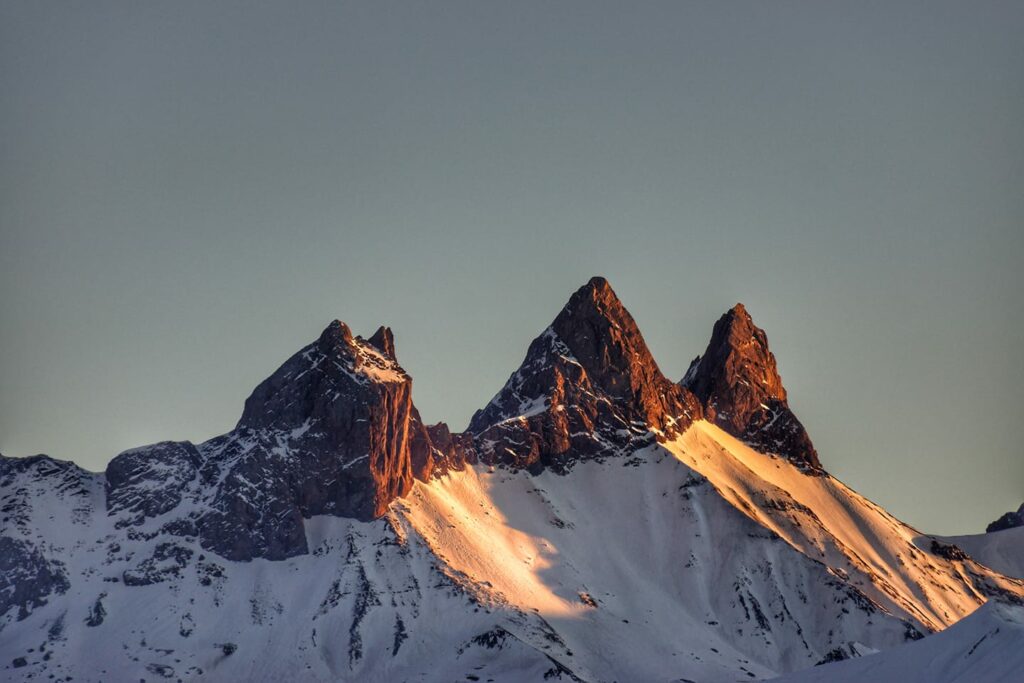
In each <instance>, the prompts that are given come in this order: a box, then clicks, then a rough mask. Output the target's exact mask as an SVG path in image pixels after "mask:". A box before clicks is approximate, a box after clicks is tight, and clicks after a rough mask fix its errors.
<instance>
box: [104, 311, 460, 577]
mask: <svg viewBox="0 0 1024 683" xmlns="http://www.w3.org/2000/svg"><path fill="white" fill-rule="evenodd" d="M431 430H433V431H434V432H435V433H436V435H437V437H438V441H439V443H440V447H437V446H435V445H434V443H433V440H432V438H431ZM465 451H466V447H465V446H464V439H462V438H461V437H458V436H453V435H451V434H449V433H448V431H447V428H446V427H443V426H435V427H433V428H428V427H426V426H424V425H423V424H422V422H421V420H420V417H419V413H418V412H417V410H416V407H415V406H414V405H413V402H412V379H411V378H410V377H409V375H408V374H407V373H406V372H405V371H404V370H403V369H402V367H401V366H400V365H399V364H398V361H397V359H396V357H395V343H394V337H393V335H392V333H391V330H389V329H388V328H386V327H382V328H380V329H379V330H377V332H376V333H375V334H374V335H373V336H371V337H370V338H369V339H363V338H362V337H358V336H354V335H353V334H352V332H351V331H350V330H349V328H348V327H347V326H346V325H345V324H344V323H342V322H340V321H334V322H333V323H331V324H330V325H329V326H328V327H327V329H325V330H324V331H323V333H322V334H321V335H320V338H319V339H318V340H317V341H315V342H314V343H312V344H310V345H308V346H306V347H305V348H303V349H302V350H300V351H299V352H298V353H296V354H295V355H294V356H292V357H291V358H289V359H288V360H287V361H286V362H285V363H284V364H283V365H282V366H281V367H280V368H279V369H278V370H277V371H276V372H275V373H274V374H272V375H271V376H270V377H269V378H268V379H266V380H265V381H264V382H262V383H261V384H260V385H259V386H258V387H256V389H255V390H254V391H253V393H252V395H251V396H250V397H249V398H248V400H246V402H245V409H244V411H243V413H242V417H241V419H240V420H239V422H238V425H237V426H236V428H235V429H234V430H233V431H231V432H229V433H228V434H225V435H223V436H220V437H217V438H215V439H212V440H210V441H208V442H206V443H203V444H200V445H199V446H193V445H192V444H189V443H171V442H165V443H160V444H156V445H153V446H148V447H145V448H141V449H135V450H132V451H128V452H126V453H122V454H121V455H119V456H118V457H117V458H115V459H114V460H113V461H112V462H111V463H110V466H109V467H108V469H107V480H106V486H107V509H108V513H109V514H111V515H115V516H119V517H120V520H119V522H118V524H137V523H139V522H141V521H143V520H145V519H148V518H156V517H160V516H161V515H165V514H166V513H170V512H171V511H173V510H179V513H178V514H179V518H178V519H173V520H168V521H166V524H165V525H164V526H163V527H162V528H163V530H165V531H170V532H171V533H175V534H178V535H193V534H194V535H198V537H199V539H200V541H201V543H202V545H203V547H204V548H207V549H209V550H212V551H213V552H216V553H218V554H219V555H221V556H223V557H226V558H228V559H234V560H248V559H252V558H255V557H264V558H268V559H283V558H286V557H291V556H294V555H300V554H304V553H306V552H307V551H308V548H307V547H306V534H305V527H304V523H303V520H304V519H306V518H309V517H312V516H314V515H334V516H339V517H352V518H355V519H359V520H364V521H368V520H372V519H376V518H377V517H380V516H381V515H383V514H384V513H385V512H386V510H387V506H388V505H389V504H390V503H391V501H392V500H394V499H395V498H398V497H400V496H404V495H405V494H407V493H408V492H409V490H410V489H411V487H412V484H413V477H414V474H415V475H416V476H419V477H420V478H422V479H427V478H429V477H430V476H434V475H435V474H436V473H438V472H443V471H447V470H448V469H452V468H458V467H461V466H462V463H463V462H464V458H465V455H466V454H465ZM185 501H190V502H191V503H193V504H191V505H187V506H181V503H182V502H185ZM167 516H168V518H172V517H174V515H173V514H168V515H167ZM161 521H164V520H161Z"/></svg>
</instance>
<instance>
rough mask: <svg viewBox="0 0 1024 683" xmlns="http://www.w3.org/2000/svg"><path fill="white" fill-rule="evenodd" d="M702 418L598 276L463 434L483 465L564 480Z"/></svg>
mask: <svg viewBox="0 0 1024 683" xmlns="http://www.w3.org/2000/svg"><path fill="white" fill-rule="evenodd" d="M699 417H700V406H699V405H698V403H697V401H696V399H695V398H694V397H693V395H692V394H691V393H690V392H689V391H688V390H687V389H685V388H683V387H681V386H678V385H675V384H673V383H672V382H670V381H669V380H667V379H666V378H665V377H664V376H663V375H662V374H661V371H660V370H659V369H658V365H657V363H655V362H654V358H653V357H652V356H651V353H650V351H649V350H648V348H647V344H646V343H645V342H644V340H643V337H642V336H641V334H640V330H639V329H637V326H636V323H635V322H634V321H633V317H632V316H631V315H630V314H629V312H628V311H626V309H625V308H624V307H623V306H622V303H621V302H620V301H619V299H618V297H617V296H616V295H615V292H614V291H612V288H611V287H610V286H609V285H608V283H607V281H605V280H604V278H597V277H595V278H593V279H591V280H590V282H588V283H587V284H586V285H584V286H583V287H581V288H580V289H579V290H578V291H577V292H576V293H575V294H573V295H572V298H570V299H569V303H567V304H566V305H565V307H564V308H563V309H562V311H561V312H560V313H559V314H558V316H557V317H556V318H555V320H554V322H553V323H552V324H551V325H550V326H549V327H548V328H547V329H546V330H544V332H543V333H542V334H541V335H540V336H539V337H537V338H536V339H535V340H534V341H533V343H532V344H530V348H529V350H528V351H527V354H526V359H525V360H524V361H523V364H522V365H521V366H520V367H519V369H518V370H516V372H514V373H513V374H512V376H511V377H510V378H509V380H508V382H507V383H506V384H505V386H504V388H502V390H501V391H500V392H498V394H497V395H496V396H495V397H494V398H493V399H492V400H491V402H490V403H489V404H488V405H487V406H486V407H485V408H484V409H483V410H479V411H477V412H476V414H475V415H473V419H472V420H471V422H470V425H469V431H470V433H472V434H473V436H474V438H475V442H476V449H477V452H478V454H479V457H480V459H481V460H483V461H484V462H488V463H502V464H506V465H510V466H512V467H516V468H530V469H531V470H537V471H539V470H540V469H542V468H544V467H551V468H552V469H554V470H555V471H564V470H565V469H567V468H568V467H569V466H571V464H572V463H573V462H574V461H575V460H577V459H581V458H593V457H601V456H608V455H618V454H621V453H624V452H626V451H628V450H630V449H633V448H636V447H639V446H642V445H644V444H647V443H650V442H652V441H653V440H654V438H655V435H661V436H663V437H671V436H673V435H675V434H678V433H680V432H682V431H683V430H684V429H686V427H688V426H689V425H690V423H691V422H692V421H693V420H694V419H697V418H699Z"/></svg>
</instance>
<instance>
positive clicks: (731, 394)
mask: <svg viewBox="0 0 1024 683" xmlns="http://www.w3.org/2000/svg"><path fill="white" fill-rule="evenodd" d="M681 384H682V385H683V386H685V387H687V388H689V389H690V390H691V391H693V393H694V394H696V396H697V398H698V399H700V401H701V404H702V405H703V408H704V417H705V419H707V420H709V421H711V422H714V423H715V424H717V425H718V426H719V427H722V428H723V429H724V430H725V431H727V432H729V433H730V434H732V435H734V436H736V437H738V438H740V439H743V440H744V441H746V442H747V443H749V444H750V445H751V446H753V447H754V448H756V449H757V450H760V451H763V452H768V453H777V454H779V455H782V456H785V457H786V458H788V459H789V460H790V461H792V462H793V463H794V464H796V465H797V466H799V467H800V468H802V469H804V470H806V471H809V472H820V471H821V463H820V462H819V461H818V454H817V452H816V451H815V450H814V445H813V444H812V443H811V440H810V437H808V436H807V431H806V430H805V429H804V426H803V425H802V424H801V423H800V420H798V419H797V417H796V415H794V414H793V412H792V411H791V410H790V409H789V404H788V402H787V400H786V389H785V387H783V386H782V378H781V377H780V376H779V372H778V368H777V367H776V364H775V356H774V355H773V354H772V352H771V351H770V350H769V348H768V337H767V335H765V333H764V330H762V329H761V328H759V327H757V326H756V325H755V324H754V321H753V320H752V319H751V317H750V314H749V313H747V309H746V308H745V307H744V306H743V304H736V305H735V306H733V307H732V308H731V309H729V310H728V311H726V313H725V315H723V316H722V317H721V318H719V320H718V322H716V323H715V327H714V330H713V331H712V333H711V341H710V342H709V343H708V347H707V350H706V351H705V352H704V355H703V356H698V357H697V358H695V359H694V360H693V362H692V363H691V364H690V368H689V370H687V372H686V376H685V377H684V378H683V380H682V382H681Z"/></svg>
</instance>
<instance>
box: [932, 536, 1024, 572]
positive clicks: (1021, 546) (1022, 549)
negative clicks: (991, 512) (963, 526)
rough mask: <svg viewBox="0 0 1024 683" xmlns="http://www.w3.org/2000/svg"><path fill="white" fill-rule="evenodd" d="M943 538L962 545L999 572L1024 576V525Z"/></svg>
mask: <svg viewBox="0 0 1024 683" xmlns="http://www.w3.org/2000/svg"><path fill="white" fill-rule="evenodd" d="M942 540H944V541H945V542H947V543H953V544H956V545H958V546H960V547H961V548H963V549H964V550H965V551H967V553H968V554H969V555H970V556H971V557H973V558H974V559H976V560H977V561H978V562H981V563H982V564H984V565H985V566H987V567H991V568H992V569H995V570H996V571H997V572H1000V573H1002V574H1006V575H1007V576H1016V577H1017V578H1024V527H1015V528H1013V529H1003V530H1002V531H990V532H989V533H987V534H969V535H967V536H948V537H946V538H943V539H942Z"/></svg>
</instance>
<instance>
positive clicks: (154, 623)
mask: <svg viewBox="0 0 1024 683" xmlns="http://www.w3.org/2000/svg"><path fill="white" fill-rule="evenodd" d="M104 496H105V493H104V481H103V477H102V475H93V474H90V473H87V472H83V471H82V470H79V469H78V468H76V467H74V466H73V465H70V464H66V463H64V464H62V463H56V462H55V461H52V460H49V459H40V460H38V461H37V462H34V463H31V464H27V465H25V466H23V467H21V468H20V469H19V470H18V471H16V472H14V473H12V474H9V475H8V478H7V479H4V480H3V485H2V488H0V508H2V510H3V514H4V516H3V524H4V526H3V534H2V535H3V536H4V537H7V538H10V539H13V540H16V541H17V542H18V543H23V544H26V545H27V546H31V547H32V548H34V549H35V551H37V553H38V554H39V556H40V557H41V558H44V559H45V560H46V561H49V562H52V563H54V564H53V565H52V566H51V569H53V570H54V571H60V572H62V573H63V574H64V576H65V577H66V585H65V586H63V587H62V585H61V584H60V582H59V581H49V582H47V581H46V580H43V579H44V578H45V577H46V576H47V575H46V574H45V572H43V571H42V570H41V569H39V570H38V571H37V579H38V580H37V581H36V584H35V585H37V586H38V587H39V589H40V591H42V593H41V597H40V599H39V600H37V601H36V603H30V604H29V606H28V608H26V609H25V610H24V614H21V613H20V612H19V609H17V608H14V607H12V608H11V609H9V610H7V611H6V614H4V615H2V616H0V672H2V673H0V675H2V677H3V678H4V679H5V680H12V681H18V680H39V679H42V680H46V679H48V677H49V676H50V675H51V674H52V675H54V676H56V677H65V676H72V677H74V679H75V680H85V681H122V680H123V681H138V680H140V679H145V680H162V679H170V680H176V679H179V678H180V679H182V680H187V679H198V680H210V681H237V680H257V681H258V680H285V679H287V680H296V681H328V680H330V681H339V680H340V681H394V680H427V681H433V680H439V681H448V680H475V679H473V678H469V677H471V676H476V677H478V679H479V680H481V681H486V680H495V681H531V680H543V679H544V677H545V676H547V677H549V678H553V679H555V680H558V679H561V680H585V681H612V680H619V681H623V680H650V681H669V680H694V681H707V682H715V681H735V680H737V679H739V680H755V679H764V678H770V677H773V676H775V675H778V674H782V673H787V672H792V671H796V670H799V669H803V668H807V667H809V666H811V665H813V664H815V663H816V662H819V661H821V660H822V659H825V658H827V657H829V655H830V653H833V652H835V651H837V650H839V651H853V652H866V651H870V650H890V649H892V648H894V647H900V646H902V645H903V644H904V643H905V642H907V640H908V639H913V638H916V637H919V636H920V634H922V633H925V632H927V631H928V630H931V629H938V628H943V627H945V626H947V625H949V624H951V623H954V622H955V621H957V620H958V619H959V618H960V617H961V616H963V615H966V614H968V613H970V612H971V611H973V610H974V609H976V608H977V606H978V605H980V604H981V603H983V602H984V601H985V599H986V598H987V595H988V594H1003V595H1008V596H1010V597H1012V596H1014V595H1017V596H1019V595H1022V594H1024V586H1022V584H1021V582H1019V581H1013V580H1010V579H1006V578H1005V577H1002V576H1000V575H998V574H996V573H994V572H991V571H990V570H988V569H986V568H984V567H980V566H978V565H977V564H975V563H974V562H973V561H971V560H969V559H949V558H946V557H943V556H942V555H941V554H939V555H937V554H935V553H933V552H931V551H930V549H929V548H918V547H917V545H915V540H914V539H915V538H917V537H919V536H920V534H919V532H917V531H915V530H913V529H911V528H909V527H907V526H905V525H903V524H901V523H900V522H898V521H897V520H895V519H894V518H892V517H891V516H890V515H888V514H886V513H885V512H884V511H882V510H880V509H879V508H878V507H877V506H875V505H874V504H872V503H870V502H869V501H867V500H865V499H863V498H862V497H860V496H859V495H857V494H856V493H854V492H852V491H850V490H849V489H848V488H846V487H845V486H843V485H842V484H841V483H840V482H838V481H836V480H834V479H831V478H830V477H827V476H808V475H807V474H804V473H802V472H800V470H798V469H797V468H796V467H795V466H793V465H791V464H789V462H788V461H786V460H783V459H780V458H775V457H771V456H766V455H762V454H760V453H757V452H755V451H753V450H751V449H750V448H748V447H747V446H745V445H744V444H742V443H741V442H739V441H737V440H736V439H734V438H733V437H731V436H729V435H727V434H726V433H725V432H723V431H721V430H720V429H719V428H717V427H715V426H713V425H711V424H708V423H704V422H698V423H695V425H694V426H693V427H691V428H690V429H689V430H687V431H686V432H685V433H684V434H683V435H682V436H680V437H679V438H678V439H676V440H674V441H672V442H669V443H666V444H662V445H657V444H655V445H652V446H649V447H647V448H645V449H642V450H639V451H637V452H635V453H634V454H633V455H632V456H629V457H624V458H622V457H617V458H603V459H602V458H598V459H596V460H592V461H587V462H582V463H577V464H576V465H575V466H573V467H572V469H571V470H570V471H569V473H568V474H565V475H559V474H555V473H553V472H550V471H546V472H544V473H542V474H540V475H531V474H529V473H528V472H526V471H522V470H520V471H512V470H509V469H504V468H501V467H498V468H489V467H487V466H483V465H477V466H475V467H469V468H467V469H466V470H464V471H461V472H458V471H456V472H451V473H449V474H446V475H444V476H442V477H440V478H437V479H434V480H432V481H431V482H430V483H429V484H424V483H422V482H417V483H416V485H415V487H414V489H413V491H412V493H411V494H410V495H409V496H407V497H406V498H404V499H400V500H397V501H395V502H394V503H393V504H392V505H391V507H390V509H389V511H388V513H387V515H386V516H385V517H384V518H382V519H379V520H377V521H374V522H359V521H354V520H349V519H342V518H336V517H328V516H320V517H314V518H312V519H310V520H307V522H306V542H307V545H308V547H309V549H310V553H309V554H307V555H301V556H297V557H291V558H287V559H284V560H280V561H268V560H264V559H256V560H252V561H250V562H233V561H229V560H226V559H223V558H220V557H217V556H216V555H214V554H212V553H210V552H209V551H204V550H203V548H202V547H200V545H199V543H198V541H197V539H195V538H191V537H188V536H168V535H167V534H165V533H162V532H161V529H162V528H163V526H164V525H165V524H166V523H167V520H168V519H171V518H173V516H174V514H175V512H174V510H172V511H170V512H168V513H165V514H164V515H160V516H156V517H154V518H151V519H146V520H144V521H141V522H139V523H138V524H136V525H133V526H129V527H122V528H119V527H118V526H117V522H118V521H119V520H121V519H122V517H121V516H120V515H113V516H108V515H107V514H106V510H105V507H106V501H105V499H104ZM183 504H187V501H186V503H183ZM918 544H920V543H919V542H918ZM26 566H29V567H33V566H35V565H31V564H29V565H26ZM39 577H42V578H39ZM29 584H30V582H26V581H23V582H22V585H29ZM46 590H49V592H48V593H46ZM978 680H985V679H978ZM991 680H998V679H991Z"/></svg>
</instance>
